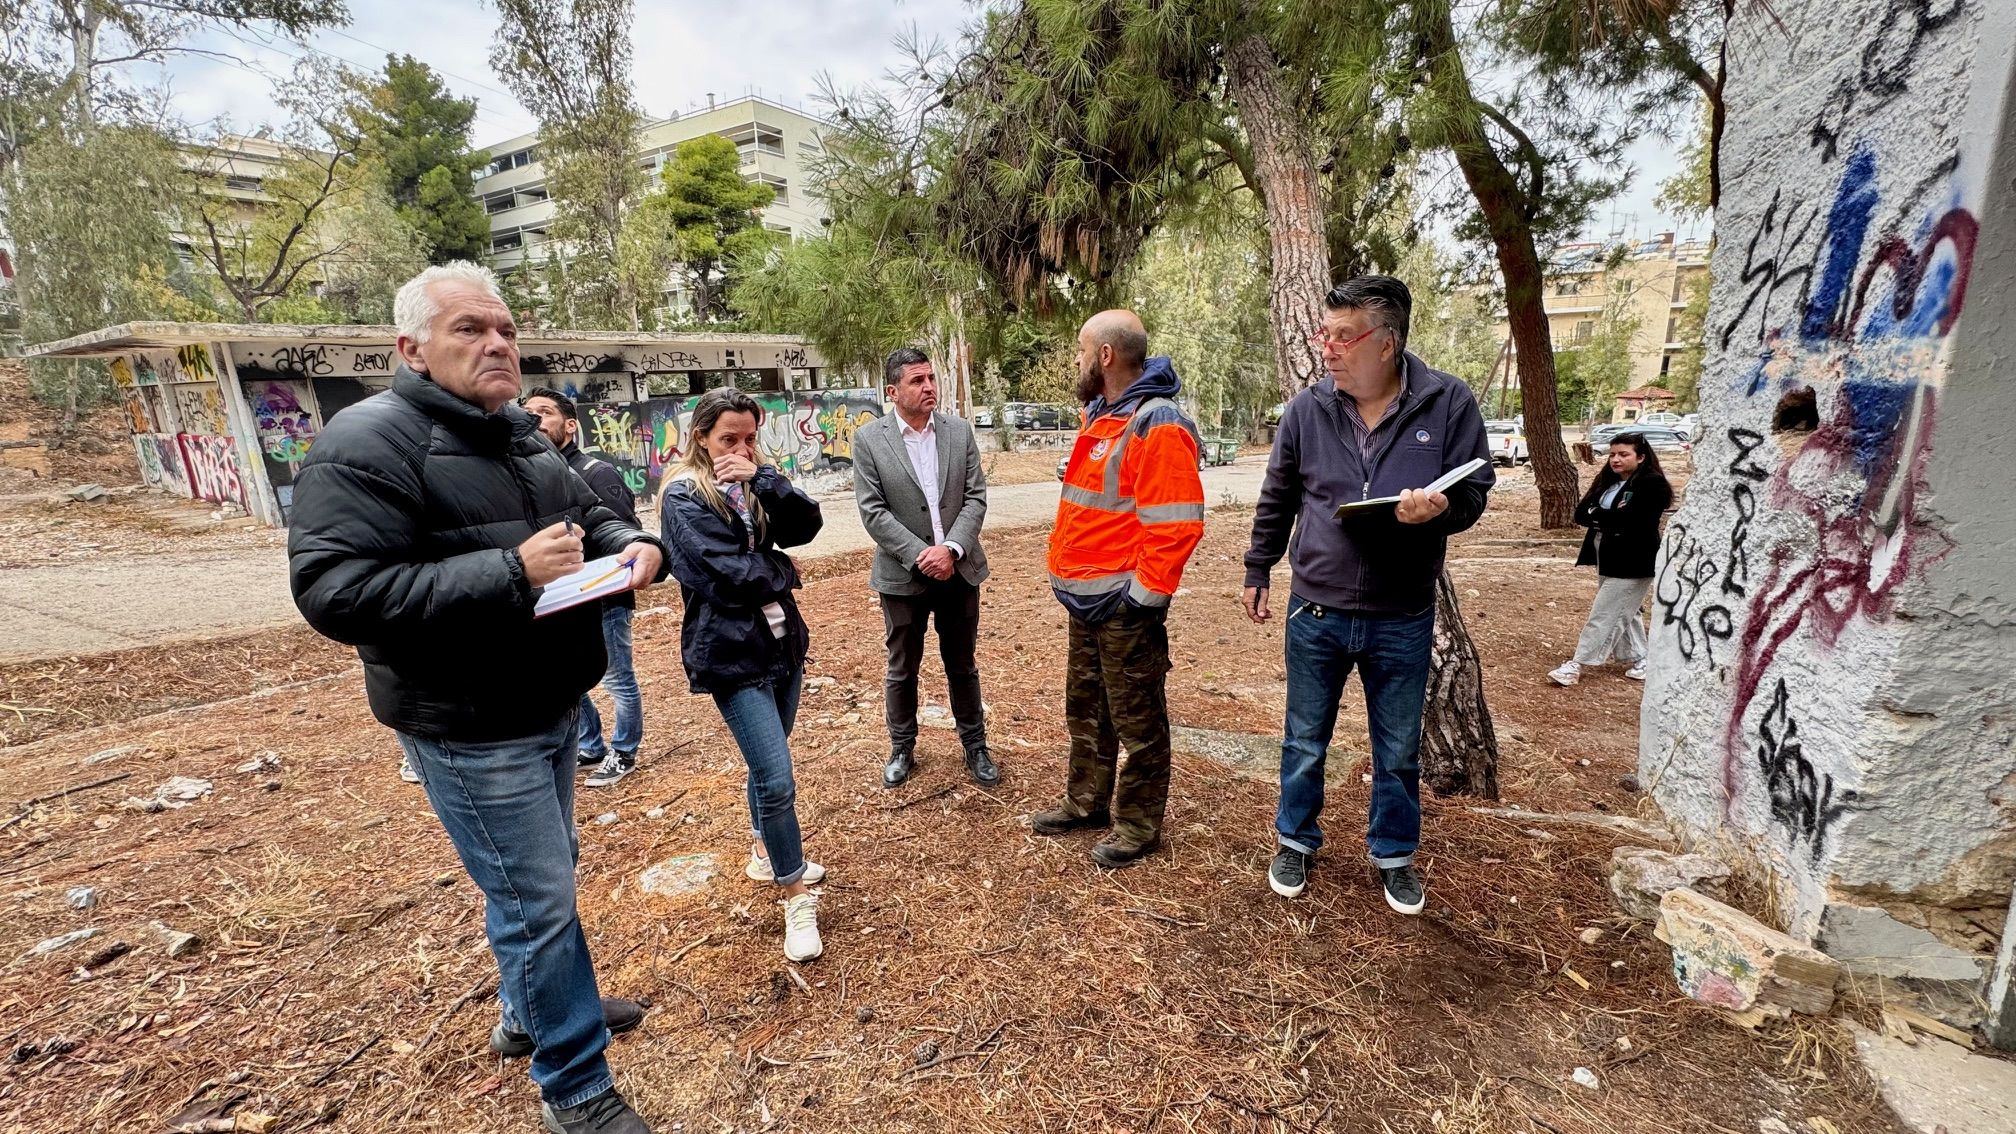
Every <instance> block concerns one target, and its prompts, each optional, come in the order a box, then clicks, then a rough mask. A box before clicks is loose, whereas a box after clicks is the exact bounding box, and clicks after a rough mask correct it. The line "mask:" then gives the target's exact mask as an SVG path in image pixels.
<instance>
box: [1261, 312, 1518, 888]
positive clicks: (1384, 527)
mask: <svg viewBox="0 0 2016 1134" xmlns="http://www.w3.org/2000/svg"><path fill="white" fill-rule="evenodd" d="M1323 305H1324V316H1323V328H1322V331H1321V333H1319V334H1317V335H1316V336H1314V337H1313V338H1312V340H1311V341H1313V342H1316V343H1318V344H1320V345H1321V346H1322V348H1323V368H1324V370H1325V371H1327V372H1328V376H1327V377H1325V378H1323V379H1321V380H1319V381H1318V382H1316V383H1315V384H1314V385H1312V386H1310V387H1309V388H1308V389H1306V390H1304V391H1302V392H1301V393H1300V394H1297V395H1296V396H1295V397H1294V399H1293V400H1291V401H1290V402H1289V403H1288V408H1287V409H1286V410H1285V411H1283V413H1282V415H1281V426H1280V429H1279V431H1278V432H1277V433H1276V435H1275V438H1274V453H1273V456H1272V457H1270V458H1269V460H1268V462H1267V477H1266V480H1265V481H1264V482H1263V483H1262V485H1261V487H1260V501H1259V505H1258V507H1257V508H1256V509H1255V511H1254V515H1253V545H1252V548H1251V550H1249V551H1248V552H1247V553H1246V597H1245V602H1246V616H1247V617H1248V618H1250V619H1252V620H1253V621H1254V622H1256V623H1259V622H1266V621H1267V620H1268V619H1270V618H1271V617H1272V613H1271V612H1270V611H1269V609H1268V605H1267V595H1268V590H1269V575H1270V573H1271V572H1272V571H1273V568H1274V565H1275V564H1276V563H1278V562H1280V560H1281V556H1282V555H1283V554H1284V553H1286V554H1288V555H1289V567H1290V572H1291V576H1292V577H1291V580H1290V587H1291V590H1290V594H1289V599H1288V613H1287V620H1286V625H1285V628H1284V637H1285V638H1286V640H1287V641H1286V645H1287V655H1288V713H1287V722H1286V725H1285V727H1284V729H1283V733H1282V739H1281V804H1280V807H1279V809H1278V810H1277V811H1276V813H1275V818H1274V828H1275V835H1276V842H1277V849H1276V853H1275V855H1274V861H1273V863H1272V864H1271V865H1270V866H1269V868H1268V871H1267V884H1268V886H1269V887H1271V888H1272V889H1273V891H1274V892H1275V893H1277V894H1280V895H1281V896H1283V897H1286V898H1293V897H1298V896H1300V895H1301V893H1302V891H1303V890H1304V889H1305V888H1307V886H1308V884H1309V870H1310V865H1311V861H1312V860H1313V859H1314V857H1315V855H1316V851H1317V850H1318V848H1320V847H1321V846H1322V845H1323V831H1322V828H1321V827H1319V826H1318V825H1317V817H1318V816H1319V815H1320V814H1321V813H1322V810H1323V765H1324V758H1325V756H1326V755H1327V754H1328V751H1329V747H1330V737H1331V733H1332V732H1333V731H1334V729H1335V728H1336V724H1337V703H1338V701H1339V700H1340V699H1341V698H1342V696H1343V693H1344V681H1345V678H1347V677H1349V676H1350V674H1351V670H1352V668H1353V667H1354V666H1355V667H1356V668H1357V670H1358V673H1359V680H1360V682H1361V683H1362V684H1363V685H1364V687H1365V715H1366V718H1367V720H1368V723H1369V725H1370V732H1371V741H1372V799H1371V815H1370V822H1369V824H1368V826H1367V831H1366V847H1367V850H1368V851H1369V852H1370V855H1371V859H1372V865H1373V866H1374V867H1375V868H1377V870H1378V872H1379V877H1380V882H1381V884H1382V887H1383V889H1384V890H1385V893H1386V904H1387V905H1389V906H1391V907H1392V908H1393V909H1394V910H1395V911H1396V912H1399V913H1402V914H1418V913H1420V912H1421V909H1422V907H1423V906H1425V905H1426V904H1427V901H1428V894H1427V888H1426V886H1425V885H1424V884H1423V883H1422V881H1421V876H1420V874H1419V873H1418V872H1417V871H1416V870H1415V869H1414V853H1415V850H1416V849H1417V847H1418V846H1419V843H1420V837H1421V774H1420V747H1421V708H1422V701H1423V699H1424V697H1425V695H1426V691H1427V685H1428V661H1429V654H1430V652H1431V651H1432V650H1433V647H1434V642H1435V582H1436V579H1437V577H1439V576H1440V575H1441V573H1442V559H1443V553H1444V550H1445V548H1446V546H1447V544H1448V538H1449V536H1451V535H1453V534H1454V533H1456V532H1460V531H1463V530H1464V529H1466V528H1468V527H1470V526H1471V525H1472V524H1475V523H1476V522H1477V519H1478V517H1480V516H1482V515H1483V514H1484V499H1485V494H1486V493H1487V492H1489V491H1490V489H1491V485H1492V483H1493V481H1494V477H1493V474H1492V472H1491V462H1490V460H1489V456H1490V449H1489V443H1488V441H1487V439H1486V437H1485V433H1484V416H1483V414H1481V413H1480V412H1478V409H1477V399H1476V398H1475V397H1474V396H1473V395H1472V394H1471V392H1470V387H1469V386H1467V385H1465V384H1464V383H1463V380H1462V379H1460V378H1455V377H1452V376H1450V375H1448V374H1444V373H1442V372H1441V371H1439V370H1433V369H1430V368H1429V367H1428V366H1427V364H1425V363H1423V362H1422V361H1421V359H1420V358H1419V357H1418V356H1416V355H1414V354H1411V353H1409V352H1408V351H1407V323H1408V316H1409V314H1410V313H1411V310H1412V307H1413V298H1412V297H1411V296H1410V295H1409V294H1408V292H1407V285H1406V284H1403V283H1401V282H1400V281H1399V280H1396V279H1394V278H1392V277H1391V276H1360V277H1358V278H1357V279H1353V280H1350V281H1347V282H1345V283H1343V284H1340V285H1338V286H1337V287H1335V288H1332V289H1331V291H1330V294H1329V295H1327V296H1325V297H1324V301H1323ZM1473 457H1481V458H1485V460H1484V462H1483V464H1482V465H1481V466H1480V467H1479V469H1478V470H1477V471H1476V472H1475V473H1473V474H1471V475H1470V476H1469V477H1467V478H1465V479H1463V480H1461V481H1458V482H1457V483H1455V484H1454V485H1451V486H1450V487H1449V488H1448V490H1447V491H1446V492H1427V491H1423V490H1422V486H1423V485H1426V484H1429V483H1431V482H1432V481H1434V480H1436V479H1437V478H1438V477H1440V476H1442V474H1443V473H1445V472H1448V471H1449V470H1451V469H1453V468H1455V467H1456V466H1458V465H1461V464H1463V463H1464V462H1466V461H1468V460H1470V459H1471V458H1473ZM1389 496H1397V497H1399V503H1398V504H1397V505H1394V506H1392V507H1391V508H1390V509H1372V510H1369V511H1367V512H1365V513H1364V514H1361V515H1353V516H1350V517H1348V518H1340V517H1339V516H1338V513H1337V509H1338V506H1339V505H1342V504H1348V503H1351V502H1354V501H1362V500H1373V499H1377V498H1381V497H1389ZM1291 534H1292V535H1293V536H1294V539H1293V540H1292V541H1291V540H1290V538H1289V537H1290V535H1291Z"/></svg>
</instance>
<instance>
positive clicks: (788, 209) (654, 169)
mask: <svg viewBox="0 0 2016 1134" xmlns="http://www.w3.org/2000/svg"><path fill="white" fill-rule="evenodd" d="M708 101H709V105H708V107H707V108H706V109H704V110H694V111H689V112H687V113H684V114H674V115H673V116H672V117H670V118H660V119H656V120H653V121H650V122H647V123H645V124H644V125H643V126H642V127H641V128H640V129H639V130H638V131H637V162H638V164H639V165H640V166H642V167H643V168H644V169H645V170H646V171H648V172H649V173H651V174H652V176H654V177H655V176H657V173H658V171H659V170H660V169H662V168H663V167H664V165H665V163H666V162H667V161H669V160H671V158H672V156H673V153H674V151H676V150H677V149H678V148H679V144H680V143H681V142H686V141H691V140H692V139H694V138H698V137H702V136H704V135H707V134H719V135H721V136H722V137H724V138H727V139H728V140H729V141H731V142H734V143H735V145H736V147H737V148H738V149H739V150H740V151H741V153H742V176H743V177H744V178H745V179H747V180H749V181H760V182H762V183H764V184H766V185H768V186H770V187H771V188H772V189H774V190H776V191H777V200H776V201H775V202H774V203H773V204H772V205H771V206H770V207H769V208H767V209H765V210H763V223H764V225H765V227H768V228H770V229H773V230H775V231H777V232H781V233H785V234H787V235H796V234H798V233H801V232H810V231H815V230H817V229H818V228H819V227H820V222H821V221H822V220H824V219H825V216H826V211H825V207H824V205H823V203H822V202H820V201H818V200H816V199H815V198H814V197H813V195H812V194H811V192H810V191H809V189H810V186H809V185H808V183H807V182H808V173H809V170H810V167H811V165H812V162H813V160H814V159H815V158H816V157H817V156H818V154H819V145H820V141H819V140H820V136H821V134H822V133H823V131H824V130H825V124H824V123H822V122H821V121H820V120H819V119H817V118H814V117H812V116H811V115H809V114H806V113H804V112H803V111H800V110H794V109H792V108H791V107H788V106H785V105H784V104H783V103H779V102H772V101H770V100H769V99H766V98H763V97H761V96H758V95H749V96H745V97H742V98H736V99H731V100H729V101H727V102H723V103H720V104H718V105H716V104H714V103H713V99H712V98H711V96H710V98H709V100H708ZM538 140H539V139H538V135H537V134H521V135H519V136H518V137H515V138H507V139H505V140H504V141H501V142H498V143H496V144H495V145H492V146H491V147H490V148H489V150H490V154H491V155H492V157H491V161H490V165H489V166H488V167H487V168H485V169H480V170H478V171H477V172H476V195H477V196H478V197H480V198H482V201H483V208H484V211H485V212H487V213H488V214H489V215H490V254H491V261H490V262H491V266H493V267H495V268H496V269H497V270H498V271H500V272H501V271H509V270H511V269H513V268H516V267H518V266H519V265H520V264H522V263H524V262H526V261H527V260H528V259H529V260H535V261H536V260H539V259H542V258H544V256H545V254H546V250H545V248H544V247H543V245H544V244H545V243H546V240H547V232H548V229H549V228H550V226H551V224H552V221H553V201H552V199H551V197H550V196H549V195H548V193H547V191H546V170H545V167H544V166H542V165H541V164H540V162H539V146H538ZM673 298H674V297H673V296H671V295H669V294H668V296H667V299H668V300H671V299H673Z"/></svg>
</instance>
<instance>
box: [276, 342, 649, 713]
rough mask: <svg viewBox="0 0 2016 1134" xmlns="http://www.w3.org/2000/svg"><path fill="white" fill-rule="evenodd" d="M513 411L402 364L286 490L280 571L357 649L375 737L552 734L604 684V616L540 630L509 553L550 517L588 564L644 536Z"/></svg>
mask: <svg viewBox="0 0 2016 1134" xmlns="http://www.w3.org/2000/svg"><path fill="white" fill-rule="evenodd" d="M535 424H536V423H535V421H534V419H533V418H532V417H531V415H529V414H527V413H526V412H525V411H524V410H521V409H519V408H518V407H517V406H515V405H506V406H505V407H504V408H503V409H501V410H499V411H498V412H497V413H492V414H486V413H484V412H483V411H482V410H481V409H478V408H477V407H476V406H473V405H471V404H470V403H468V402H465V401H463V400H462V399H460V398H458V397H456V396H455V395H453V394H451V393H449V392H448V391H446V390H444V389H442V388H441V387H439V386H437V385H435V384H434V383H433V382H432V381H430V380H429V379H427V378H425V377H423V376H421V375H418V374H415V373H413V372H412V371H410V370H407V369H405V368H404V367H401V368H400V370H399V372H398V374H397V376H396V377H394V378H393V380H392V389H391V391H390V392H388V393H385V394H380V395H378V396H377V397H374V398H368V399H366V400H364V401H362V402H359V403H357V404H356V405H354V406H351V407H349V408H348V409H345V410H344V411H343V412H341V413H339V414H337V415H336V416H335V417H333V418H331V419H330V421H329V424H328V425H327V426H326V427H325V428H324V429H323V430H322V434H321V436H319V437H317V438H316V439H315V446H314V448H313V449H311V450H310V451H309V454H308V459H307V460H306V461H304V462H303V463H302V467H301V472H300V474H299V475H298V476H297V477H296V478H295V481H294V514H293V517H292V523H291V526H290V527H289V529H288V532H287V557H288V561H289V566H290V573H291V575H292V582H293V588H294V604H295V605H296V606H298V607H299V608H300V609H301V614H302V615H303V616H304V617H305V618H307V619H308V624H309V625H311V626H313V627H314V628H315V629H316V630H318V631H320V632H321V633H323V634H325V635H327V636H328V637H330V638H334V639H335V640H336V641H339V642H344V643H348V644H350V645H353V646H356V647H357V656H358V657H360V658H362V659H363V661H364V688H365V690H366V692H367V693H368V695H369V696H370V699H371V712H372V714H373V715H374V716H376V717H377V718H378V719H379V720H380V721H381V722H383V723H384V724H385V725H387V726H388V727H391V728H394V729H397V730H399V731H400V732H405V733H410V734H414V735H417V736H426V737H434V738H439V739H444V740H461V741H470V742H477V741H490V740H506V739H510V738H512V737H518V736H526V735H529V734H531V733H535V732H539V731H541V730H543V729H547V728H550V727H552V725H553V723H554V722H555V721H557V720H559V719H560V717H561V716H562V715H563V714H565V713H566V712H567V710H568V709H570V708H572V707H573V706H574V704H575V703H576V702H577V701H579V700H580V698H581V694H582V693H584V692H586V691H587V690H588V689H589V688H590V687H591V686H593V685H594V684H595V683H596V682H597V681H599V680H600V679H601V677H602V671H603V669H604V668H605V665H606V659H605V658H604V656H603V652H602V623H601V614H600V608H599V607H598V606H597V605H596V604H594V603H588V604H585V605H582V606H577V607H574V608H572V609H569V610H564V611H561V612H560V613H558V614H554V615H551V616H549V617H546V618H541V619H537V620H535V619H534V618H533V617H532V605H533V603H534V602H535V601H536V600H537V595H538V591H537V589H536V588H534V587H532V586H530V585H529V584H528V583H527V581H526V579H525V565H524V563H523V561H522V560H520V559H519V557H518V552H517V550H516V549H517V547H518V545H519V544H521V543H524V542H525V541H526V540H527V539H528V538H530V537H531V536H532V534H533V533H534V532H537V531H539V530H541V529H543V528H546V527H548V526H550V525H552V524H557V523H559V522H560V521H561V519H562V518H571V519H572V520H573V521H574V523H576V524H577V525H579V526H580V527H581V529H582V530H583V531H584V532H585V533H586V537H585V543H586V549H585V554H586V555H587V556H588V557H589V558H591V559H592V558H595V557H597V556H601V555H613V554H615V553H616V552H618V551H621V550H622V549H623V548H624V547H625V546H627V545H629V544H631V543H633V542H635V541H637V540H640V539H642V540H647V541H648V542H651V543H654V544H655V543H656V542H657V541H656V540H652V539H650V537H648V536H645V535H644V534H643V533H641V532H639V531H638V530H637V529H636V528H635V527H632V526H631V525H629V524H625V523H624V522H623V521H621V520H619V519H617V518H616V516H615V514H614V513H612V512H611V511H610V510H609V509H608V507H607V506H606V505H604V504H603V503H602V501H601V500H600V499H599V498H598V497H597V496H596V495H595V493H594V491H593V490H592V489H590V488H589V487H588V485H587V484H585V483H584V482H583V481H582V480H581V478H580V477H578V476H576V475H575V474H574V473H573V471H572V470H570V469H568V467H567V461H566V459H565V458H564V457H562V456H561V455H560V454H559V453H558V452H557V451H555V450H554V448H553V446H552V445H550V444H548V443H547V442H546V440H545V438H543V437H541V436H539V433H538V430H537V429H536V427H535Z"/></svg>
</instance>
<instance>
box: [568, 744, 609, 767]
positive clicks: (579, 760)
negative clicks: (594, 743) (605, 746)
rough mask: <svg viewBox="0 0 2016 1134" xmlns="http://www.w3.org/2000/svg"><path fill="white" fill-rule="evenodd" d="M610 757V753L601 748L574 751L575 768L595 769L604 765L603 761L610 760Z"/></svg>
mask: <svg viewBox="0 0 2016 1134" xmlns="http://www.w3.org/2000/svg"><path fill="white" fill-rule="evenodd" d="M608 757H609V753H608V752H606V751H603V750H602V749H599V748H576V749H575V750H574V766H575V767H576V768H593V767H595V766H596V765H598V764H600V763H602V761H603V760H606V759H608Z"/></svg>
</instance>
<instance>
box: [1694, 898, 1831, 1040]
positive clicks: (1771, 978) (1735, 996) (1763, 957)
mask: <svg viewBox="0 0 2016 1134" xmlns="http://www.w3.org/2000/svg"><path fill="white" fill-rule="evenodd" d="M1656 933H1657V935H1658V938H1659V940H1661V941H1664V942H1665V943H1666V944H1668V945H1670V946H1672V947H1673V977H1674V979H1675V980H1677V981H1679V983H1680V990H1681V991H1682V992H1685V993H1686V994H1687V995H1689V996H1691V997H1693V998H1694V999H1696V1000H1699V1001H1701V1002H1702V1003H1703V1004H1712V1005H1714V1006H1716V1007H1718V1008H1725V1009H1728V1010H1729V1011H1730V1012H1733V1013H1736V1014H1737V1015H1738V1017H1739V1018H1743V1017H1749V1018H1752V1019H1754V1018H1756V1017H1758V1016H1786V1015H1790V1014H1791V1013H1793V1012H1802V1013H1805V1014H1807V1015H1812V1016H1818V1015H1822V1014H1824V1013H1826V1012H1827V1011H1828V1010H1829V1009H1830V1008H1832V1007H1833V1006H1834V989H1835V987H1836V986H1837V985H1839V984H1840V982H1841V978H1842V976H1843V974H1844V970H1843V968H1842V966H1841V963H1840V962H1838V961H1836V960H1834V959H1833V958H1832V957H1829V956H1828V955H1827V954H1825V953H1822V952H1821V951H1820V950H1818V949H1815V948H1813V947H1812V946H1810V945H1804V944H1801V943H1800V942H1799V941H1797V940H1794V939H1793V938H1791V937H1789V936H1787V935H1786V934H1783V933H1780V932H1779V931H1777V930H1775V929H1773V928H1771V927H1770V926H1768V925H1765V924H1764V923H1763V922H1761V921H1758V920H1757V919H1756V918H1754V917H1751V916H1750V915H1749V914H1746V913H1744V912H1743V911H1742V910H1739V909H1735V908H1734V907H1731V906H1726V905H1723V904H1722V903H1721V902H1718V901H1716V900H1715V899H1713V898H1710V897H1708V896H1706V895H1704V894H1700V893H1697V892H1695V891H1693V890H1689V889H1686V888H1682V889H1678V890H1672V891H1669V892H1668V893H1667V894H1666V896H1665V897H1664V898H1661V899H1660V900H1659V927H1658V929H1657V931H1656Z"/></svg>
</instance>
